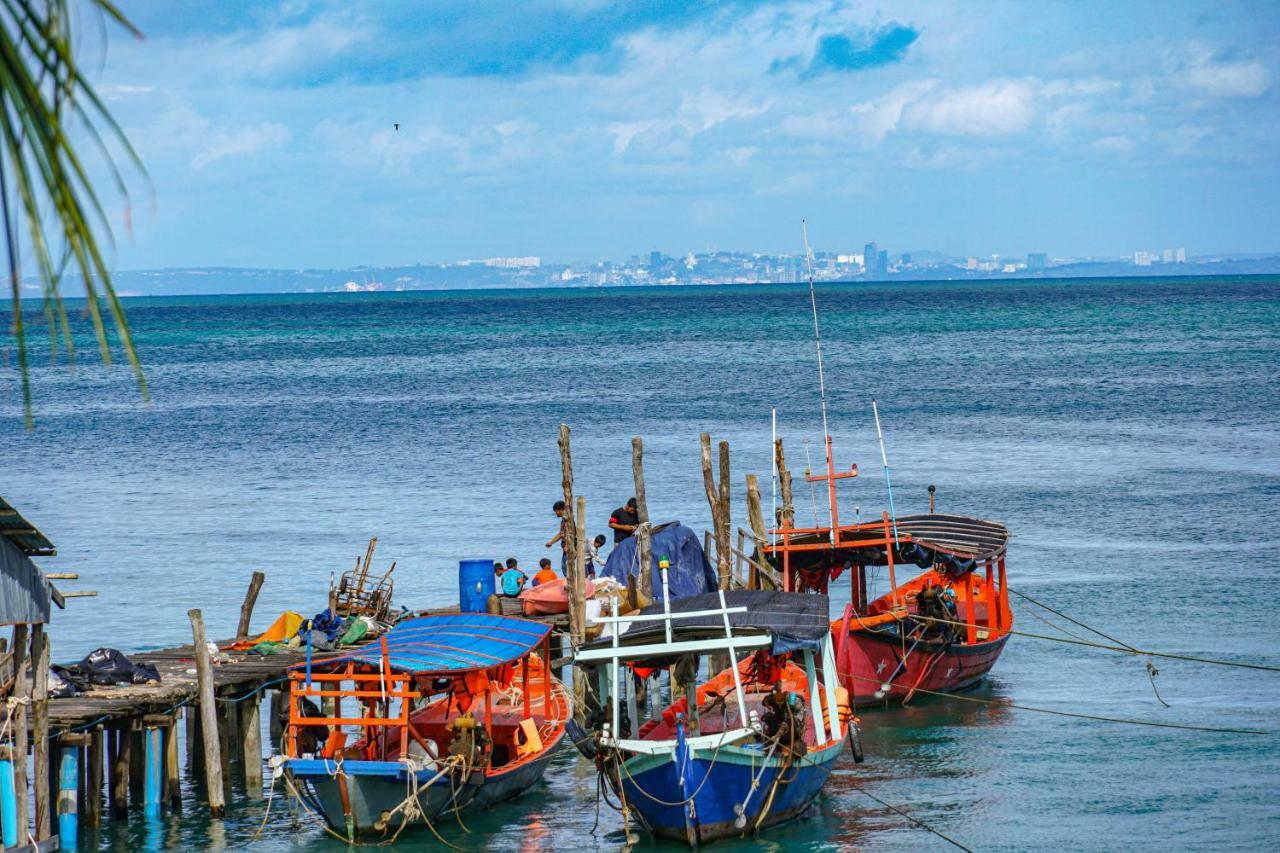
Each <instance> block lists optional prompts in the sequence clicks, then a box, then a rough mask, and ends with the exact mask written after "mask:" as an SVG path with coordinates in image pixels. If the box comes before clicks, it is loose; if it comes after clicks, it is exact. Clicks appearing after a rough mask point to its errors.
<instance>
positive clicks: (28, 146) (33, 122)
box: [0, 0, 148, 428]
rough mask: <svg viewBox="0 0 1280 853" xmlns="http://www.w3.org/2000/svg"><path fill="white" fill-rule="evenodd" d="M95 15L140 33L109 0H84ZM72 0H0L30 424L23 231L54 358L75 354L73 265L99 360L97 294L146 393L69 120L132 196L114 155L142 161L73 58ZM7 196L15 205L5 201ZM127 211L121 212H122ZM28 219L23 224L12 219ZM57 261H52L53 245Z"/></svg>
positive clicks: (98, 207)
mask: <svg viewBox="0 0 1280 853" xmlns="http://www.w3.org/2000/svg"><path fill="white" fill-rule="evenodd" d="M81 2H82V4H83V5H87V6H89V7H91V8H92V9H93V10H96V11H97V12H98V13H99V17H100V19H101V20H104V21H110V22H112V23H114V24H116V25H119V26H121V27H123V28H124V29H125V30H126V31H127V32H128V33H130V34H131V35H134V36H138V37H141V33H139V32H138V30H137V28H136V27H134V26H133V25H132V24H131V23H130V22H129V21H128V19H127V18H125V16H124V15H123V14H122V13H121V12H120V10H119V8H118V7H117V6H116V5H115V3H114V2H111V0H81ZM69 7H70V0H0V195H2V196H3V199H2V201H3V204H0V213H3V216H4V229H5V238H6V243H7V249H8V263H9V278H10V288H11V292H12V297H13V312H14V321H13V331H14V338H15V342H16V344H17V350H18V370H19V373H20V375H21V384H22V394H23V412H24V420H25V422H26V425H27V427H28V428H31V427H32V425H33V423H34V418H33V414H32V389H31V376H30V366H29V362H28V358H27V336H26V328H25V325H24V322H23V313H22V294H21V281H22V270H21V266H20V264H19V257H20V255H21V252H20V243H21V238H20V236H19V235H20V231H22V230H25V235H26V237H25V240H26V243H27V248H28V249H29V250H30V252H31V254H32V256H33V257H34V260H35V265H36V271H37V273H38V276H39V280H40V283H41V286H42V289H43V295H44V300H43V305H42V308H43V312H44V317H45V322H46V323H47V324H48V326H49V336H50V345H51V347H52V350H53V355H52V360H53V361H55V362H56V360H57V357H58V350H59V332H60V333H61V346H62V347H63V348H65V350H66V353H67V358H68V362H69V363H70V364H74V363H75V344H74V340H73V337H72V333H71V324H70V322H69V320H68V317H67V310H66V306H65V304H64V303H63V300H62V293H61V282H62V280H63V278H64V275H65V273H66V271H67V270H68V269H69V268H70V267H71V265H72V264H74V268H75V270H76V271H77V272H78V273H79V275H80V278H81V279H82V280H83V282H84V288H85V295H86V304H87V307H88V315H89V318H90V321H91V325H92V328H93V333H94V337H95V338H96V341H97V345H98V352H99V354H100V356H101V358H102V360H103V363H104V364H108V365H109V364H111V361H112V348H111V335H110V331H109V329H108V327H107V322H106V318H105V317H104V316H103V311H102V307H101V304H100V301H101V300H103V299H105V300H106V303H107V309H108V313H109V314H110V318H111V324H112V326H113V327H114V334H115V337H116V339H117V341H118V344H119V347H120V349H121V351H123V353H124V355H125V357H126V359H127V360H128V362H129V364H130V366H131V367H132V369H133V372H134V375H135V378H136V381H137V384H138V389H139V392H140V393H141V396H142V398H143V399H144V400H145V399H147V398H148V391H147V383H146V377H145V375H144V373H143V370H142V364H141V362H140V360H139V359H138V353H137V348H136V346H135V344H134V341H133V335H132V334H131V332H130V330H129V323H128V319H127V318H126V317H125V312H124V308H123V306H122V305H121V303H120V299H119V298H118V296H117V295H116V292H115V288H114V287H113V285H112V282H111V272H110V270H109V268H108V267H107V264H106V261H105V260H104V257H103V252H102V241H106V243H107V244H108V245H111V244H112V232H111V224H110V221H109V218H108V216H107V214H106V211H105V210H104V208H103V205H102V202H101V199H100V198H99V195H98V191H97V188H96V187H95V185H94V181H93V180H92V179H91V178H90V176H89V172H88V170H87V169H86V168H85V165H84V162H83V159H82V157H81V155H80V153H79V151H78V150H77V147H76V145H75V144H73V143H72V141H71V135H70V131H71V128H72V126H73V125H74V127H75V128H76V129H77V130H79V131H81V132H83V133H84V134H85V135H86V137H87V139H88V140H89V141H90V143H91V147H92V149H93V150H94V151H95V153H96V154H97V156H98V159H99V160H100V161H101V163H102V164H103V165H105V168H106V174H107V176H108V181H109V183H110V185H111V186H112V188H113V189H114V191H115V192H116V193H117V194H118V195H119V196H120V198H121V199H122V200H123V201H124V203H125V206H126V211H127V210H128V205H129V190H128V185H127V182H126V180H125V175H124V173H123V171H122V170H121V168H120V166H119V164H118V163H117V158H116V157H115V156H114V155H113V154H112V146H115V147H116V148H117V149H118V150H119V151H121V152H123V158H124V162H126V163H127V164H128V166H129V168H130V170H131V171H133V172H136V173H137V175H138V176H140V177H141V178H142V179H143V180H144V181H145V180H146V170H145V169H144V168H143V166H142V162H141V159H140V158H139V157H138V154H137V152H136V151H135V150H134V149H133V147H132V145H130V143H129V140H128V139H127V138H126V136H125V134H124V131H123V130H122V129H121V128H120V126H119V124H117V122H116V121H115V119H114V118H113V117H112V115H111V113H110V111H109V110H108V109H107V108H106V106H105V104H103V102H102V100H101V99H100V98H99V97H98V95H97V93H95V92H94V90H93V87H92V86H91V85H90V84H89V82H88V81H87V80H86V79H85V77H84V76H83V74H82V73H81V71H80V67H79V65H78V63H77V60H76V51H75V43H74V40H73V33H72V27H71V15H70V8H69ZM11 194H12V199H13V201H14V202H15V203H14V204H11V203H10V199H11ZM126 216H127V213H126ZM19 220H21V224H22V225H25V229H21V228H20V227H19ZM55 246H56V247H58V252H57V254H58V256H59V260H58V262H57V263H56V264H55V263H54V260H53V258H54V254H55V253H54V247H55Z"/></svg>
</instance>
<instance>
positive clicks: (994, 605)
mask: <svg viewBox="0 0 1280 853" xmlns="http://www.w3.org/2000/svg"><path fill="white" fill-rule="evenodd" d="M986 593H987V594H986V599H987V630H988V631H989V632H991V636H992V637H993V638H994V637H995V634H996V632H997V631H999V630H1000V602H998V601H997V600H996V586H995V578H994V577H992V566H991V561H990V560H987V589H986Z"/></svg>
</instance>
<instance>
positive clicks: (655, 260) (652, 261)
mask: <svg viewBox="0 0 1280 853" xmlns="http://www.w3.org/2000/svg"><path fill="white" fill-rule="evenodd" d="M660 266H662V253H661V252H650V253H649V269H651V270H656V269H657V268H658V267H660Z"/></svg>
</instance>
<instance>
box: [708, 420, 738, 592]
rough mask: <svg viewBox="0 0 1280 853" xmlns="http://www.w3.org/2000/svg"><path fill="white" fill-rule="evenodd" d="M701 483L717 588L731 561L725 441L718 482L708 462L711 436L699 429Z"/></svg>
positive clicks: (726, 577)
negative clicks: (708, 509)
mask: <svg viewBox="0 0 1280 853" xmlns="http://www.w3.org/2000/svg"><path fill="white" fill-rule="evenodd" d="M700 438H701V442H702V485H703V488H704V489H706V492H707V504H708V505H709V506H710V507H711V529H712V531H713V538H714V540H715V543H716V569H717V575H718V577H719V579H720V588H721V589H728V588H729V578H730V576H731V569H732V564H731V563H730V557H731V555H730V542H729V443H728V442H727V441H722V442H720V482H719V485H718V486H717V484H716V477H715V473H714V471H713V469H712V466H711V436H710V435H709V434H708V433H705V432H704V433H702V435H701V437H700Z"/></svg>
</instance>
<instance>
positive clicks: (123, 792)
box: [111, 726, 133, 820]
mask: <svg viewBox="0 0 1280 853" xmlns="http://www.w3.org/2000/svg"><path fill="white" fill-rule="evenodd" d="M130 734H131V732H130V731H129V729H128V728H126V727H125V726H120V727H117V728H116V729H115V730H114V731H113V732H112V742H113V743H114V744H115V750H114V752H115V754H114V755H113V756H112V757H111V813H112V814H113V815H114V816H115V817H116V818H117V819H120V820H127V819H128V817H129V766H130V765H131V764H132V763H133V762H132V760H131V759H130V757H129V754H130V752H132V747H133V738H132V737H130Z"/></svg>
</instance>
